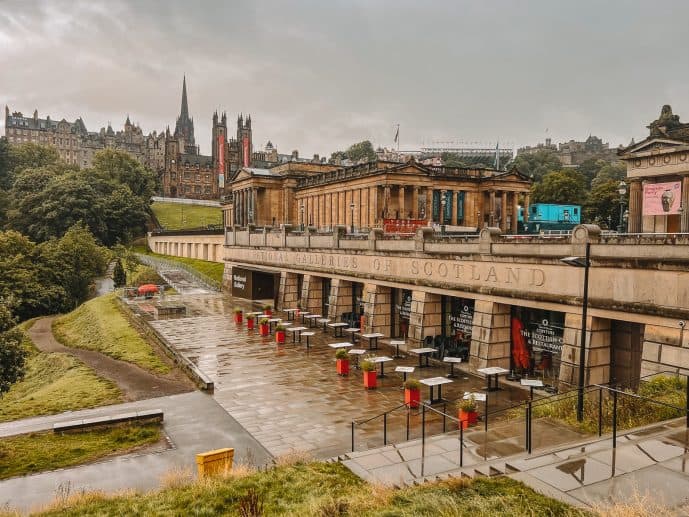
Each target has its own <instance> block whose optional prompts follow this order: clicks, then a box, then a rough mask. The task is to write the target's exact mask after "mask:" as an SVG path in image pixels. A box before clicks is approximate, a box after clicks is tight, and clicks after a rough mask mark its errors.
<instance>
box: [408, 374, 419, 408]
mask: <svg viewBox="0 0 689 517" xmlns="http://www.w3.org/2000/svg"><path fill="white" fill-rule="evenodd" d="M420 400H421V383H420V382H419V381H417V380H416V379H408V380H407V381H406V382H405V383H404V403H405V404H406V405H408V406H409V407H419V401H420Z"/></svg>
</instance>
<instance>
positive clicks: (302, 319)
mask: <svg viewBox="0 0 689 517" xmlns="http://www.w3.org/2000/svg"><path fill="white" fill-rule="evenodd" d="M309 314H311V313H310V312H300V313H299V315H300V316H301V322H302V323H306V319H305V318H306V316H308V315H309Z"/></svg>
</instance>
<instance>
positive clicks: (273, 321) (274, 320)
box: [268, 318, 282, 323]
mask: <svg viewBox="0 0 689 517" xmlns="http://www.w3.org/2000/svg"><path fill="white" fill-rule="evenodd" d="M268 321H270V322H271V323H275V322H278V321H282V318H270V319H269V320H268Z"/></svg>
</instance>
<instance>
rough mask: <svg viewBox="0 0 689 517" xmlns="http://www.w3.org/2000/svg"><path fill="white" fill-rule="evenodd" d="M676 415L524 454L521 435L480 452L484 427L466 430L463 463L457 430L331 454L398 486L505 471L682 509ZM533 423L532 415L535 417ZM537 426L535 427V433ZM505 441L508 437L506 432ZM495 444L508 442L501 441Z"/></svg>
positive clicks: (683, 437)
mask: <svg viewBox="0 0 689 517" xmlns="http://www.w3.org/2000/svg"><path fill="white" fill-rule="evenodd" d="M685 422H686V421H685V419H677V420H673V421H668V422H664V423H661V424H655V425H651V426H647V427H644V428H641V429H635V430H631V431H627V432H625V433H624V434H619V435H618V438H617V448H616V449H613V448H612V438H611V437H610V436H606V437H603V438H599V437H597V436H596V437H592V438H589V439H587V440H581V439H579V440H570V441H569V443H567V444H564V443H561V444H560V445H559V446H555V447H552V446H551V447H543V448H540V450H538V451H536V452H534V453H533V454H531V455H529V454H528V453H527V452H526V451H525V450H524V449H523V447H522V448H521V451H517V449H519V446H520V445H523V441H522V442H521V443H519V441H516V442H513V443H512V445H513V449H512V450H513V452H512V454H507V455H504V456H498V455H497V448H496V449H493V451H492V452H491V453H490V454H493V456H490V455H486V456H484V453H485V452H486V451H485V450H481V445H480V444H479V443H477V442H481V441H482V439H483V438H484V437H485V435H484V436H481V435H482V434H483V433H477V432H474V433H473V435H472V433H471V432H468V433H465V448H464V457H463V460H464V461H463V466H461V467H460V465H459V433H458V432H452V433H446V434H443V435H438V436H433V437H430V438H427V439H426V443H425V451H424V455H423V457H422V451H421V449H422V446H421V440H419V439H416V440H411V441H408V442H403V443H399V444H396V445H388V446H385V447H381V448H377V449H371V450H367V451H360V452H353V453H347V454H344V455H341V456H339V457H338V458H333V460H337V461H341V462H342V463H343V464H344V465H345V466H347V467H348V468H349V469H350V470H351V471H352V472H353V473H355V474H356V475H358V476H359V477H361V478H362V479H365V480H366V481H369V482H373V483H381V484H385V485H390V486H395V487H402V486H409V485H417V484H421V483H425V482H431V481H438V480H443V479H449V478H474V477H477V476H500V475H507V476H509V477H511V478H513V479H516V480H518V481H521V482H523V483H525V484H526V485H528V486H530V487H531V488H533V489H534V490H536V491H537V492H539V493H542V494H544V495H547V496H549V497H553V498H556V499H559V500H561V501H563V502H565V503H567V504H570V505H575V506H592V505H605V504H610V503H615V502H621V501H622V502H624V501H633V500H635V499H638V498H639V497H644V496H646V495H650V496H651V497H652V499H653V501H654V503H656V504H660V505H664V506H667V507H670V508H674V509H677V508H682V511H684V510H687V509H689V506H687V505H689V429H687V428H686V423H685ZM534 424H535V425H536V422H534ZM535 434H536V427H534V435H535ZM508 442H509V439H508ZM500 448H501V449H502V450H504V451H507V450H508V449H509V448H508V447H507V445H506V444H505V443H503V445H502V447H500Z"/></svg>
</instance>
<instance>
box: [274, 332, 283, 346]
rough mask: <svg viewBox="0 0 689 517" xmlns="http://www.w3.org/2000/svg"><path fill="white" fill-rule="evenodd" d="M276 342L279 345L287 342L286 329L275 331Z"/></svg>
mask: <svg viewBox="0 0 689 517" xmlns="http://www.w3.org/2000/svg"><path fill="white" fill-rule="evenodd" d="M275 342H276V343H277V344H279V345H281V344H282V343H284V342H285V331H284V330H278V331H277V332H275Z"/></svg>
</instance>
